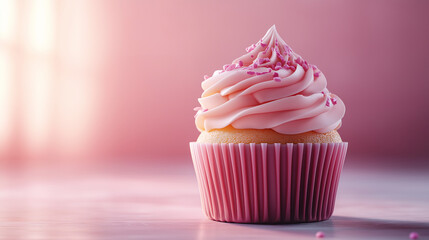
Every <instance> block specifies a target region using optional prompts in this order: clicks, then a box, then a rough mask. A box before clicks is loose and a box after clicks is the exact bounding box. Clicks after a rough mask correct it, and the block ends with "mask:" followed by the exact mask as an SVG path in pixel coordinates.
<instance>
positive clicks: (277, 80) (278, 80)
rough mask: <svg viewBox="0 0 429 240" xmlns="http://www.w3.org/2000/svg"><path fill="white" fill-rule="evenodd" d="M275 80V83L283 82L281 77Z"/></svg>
mask: <svg viewBox="0 0 429 240" xmlns="http://www.w3.org/2000/svg"><path fill="white" fill-rule="evenodd" d="M273 79H274V81H276V82H281V81H282V79H281V78H279V77H275V78H273Z"/></svg>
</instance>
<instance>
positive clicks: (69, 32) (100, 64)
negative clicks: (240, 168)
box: [0, 0, 429, 163]
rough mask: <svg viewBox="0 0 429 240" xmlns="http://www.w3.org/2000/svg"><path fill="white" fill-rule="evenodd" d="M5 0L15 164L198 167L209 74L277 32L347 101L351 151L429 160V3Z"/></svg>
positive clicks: (4, 58)
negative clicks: (199, 109)
mask: <svg viewBox="0 0 429 240" xmlns="http://www.w3.org/2000/svg"><path fill="white" fill-rule="evenodd" d="M1 4H2V6H0V162H2V163H4V162H6V163H22V162H28V161H41V162H50V161H66V160H70V161H86V160H87V159H94V160H99V161H103V160H107V159H110V160H112V159H120V158H122V159H133V160H134V161H146V159H153V158H167V159H170V160H172V161H176V160H175V159H180V160H177V161H190V158H189V159H188V158H187V157H188V156H189V155H190V154H189V146H188V142H190V141H194V140H195V139H196V138H197V136H198V131H197V130H196V128H195V125H194V122H193V121H194V118H193V115H194V112H193V110H192V109H193V108H194V107H195V106H197V100H196V99H197V97H199V95H200V94H201V88H200V83H201V81H202V80H203V77H202V76H203V75H204V74H207V73H212V72H213V71H214V70H216V69H219V68H220V67H221V66H222V65H223V64H225V63H229V62H231V61H232V60H233V59H234V58H236V57H238V56H240V55H242V54H243V53H244V49H245V48H246V47H247V46H248V45H250V44H252V43H254V42H256V41H258V40H259V39H260V38H261V37H262V36H263V35H264V33H265V31H266V30H267V29H268V28H269V27H270V26H271V25H273V24H276V26H277V30H278V31H279V32H280V34H281V35H282V36H283V38H284V39H285V40H286V42H287V43H289V45H291V47H292V48H293V49H294V50H295V51H296V52H298V53H299V54H301V55H302V56H303V57H304V58H306V59H307V60H308V61H309V62H311V63H314V64H316V65H317V66H318V67H319V68H320V69H321V70H322V71H323V72H324V73H325V75H326V76H327V78H328V88H329V90H330V91H331V92H333V93H336V94H338V95H339V96H340V97H341V98H342V99H343V101H344V102H345V104H346V107H347V111H346V116H345V118H344V119H343V120H344V121H343V127H342V128H341V129H340V134H341V136H342V137H343V140H345V141H348V142H349V143H350V148H349V154H351V155H360V156H368V155H372V156H385V157H386V159H387V160H388V161H390V159H389V158H390V157H392V158H396V157H397V156H412V157H416V159H422V160H425V158H427V157H428V153H427V149H428V147H429V141H428V140H427V137H428V136H429V128H428V126H427V122H428V120H429V94H428V93H429V77H428V74H427V73H426V71H427V68H428V65H429V44H428V43H429V30H428V27H427V25H428V23H429V14H428V9H429V2H427V1H407V0H403V1H397V0H395V1H393V0H386V1H369V0H368V1H339V0H338V1H293V2H292V1H211V2H208V1H131V0H130V1H113V0H112V1H84V0H79V1H72V0H67V1H52V0H40V1H2V3H1ZM166 147H167V148H166ZM149 157H150V158H149Z"/></svg>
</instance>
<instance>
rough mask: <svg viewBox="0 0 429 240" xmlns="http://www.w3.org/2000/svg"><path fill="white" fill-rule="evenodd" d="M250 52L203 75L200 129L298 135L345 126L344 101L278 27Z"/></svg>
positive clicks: (199, 118)
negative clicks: (268, 130)
mask: <svg viewBox="0 0 429 240" xmlns="http://www.w3.org/2000/svg"><path fill="white" fill-rule="evenodd" d="M246 52H247V53H246V54H245V55H243V56H241V57H239V58H237V59H236V60H234V61H233V62H232V63H231V64H226V65H224V66H223V68H222V70H218V71H215V72H214V74H213V76H211V77H209V76H208V75H205V76H204V81H203V83H202V88H203V90H204V92H203V94H202V97H201V98H199V99H198V101H199V102H200V104H201V106H202V107H201V109H199V110H197V111H198V112H197V117H196V119H195V123H196V125H197V128H198V129H199V130H200V131H210V130H212V129H220V128H224V127H226V126H229V125H231V126H233V127H234V128H237V129H249V128H250V129H273V130H274V131H276V132H279V133H283V134H298V133H303V132H308V131H315V132H320V133H326V132H329V131H331V130H333V129H336V128H338V127H339V126H341V119H342V117H343V116H344V112H345V107H344V103H343V102H342V101H341V99H340V98H339V97H338V96H336V95H335V97H331V95H330V93H329V91H328V89H326V85H327V84H326V78H325V76H324V75H323V74H322V73H321V71H320V70H319V69H318V68H317V66H316V65H313V64H310V63H308V62H307V61H306V60H304V59H303V58H302V57H301V56H300V55H298V54H297V53H295V52H294V51H293V50H292V48H290V47H289V46H288V45H287V44H286V42H285V41H284V40H283V39H282V38H281V37H280V35H279V34H278V33H277V30H276V28H275V26H272V27H271V28H270V29H269V30H268V32H267V33H266V34H265V36H264V37H263V38H262V39H261V40H260V41H258V42H257V43H256V44H252V45H251V46H249V47H247V48H246ZM268 73H271V74H268ZM280 76H281V77H280ZM270 80H271V81H270ZM321 93H322V94H321ZM207 109H210V111H208V110H207ZM267 119H269V120H267Z"/></svg>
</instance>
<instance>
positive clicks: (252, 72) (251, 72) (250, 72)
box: [247, 71, 255, 75]
mask: <svg viewBox="0 0 429 240" xmlns="http://www.w3.org/2000/svg"><path fill="white" fill-rule="evenodd" d="M247 74H249V75H255V72H254V71H248V72H247Z"/></svg>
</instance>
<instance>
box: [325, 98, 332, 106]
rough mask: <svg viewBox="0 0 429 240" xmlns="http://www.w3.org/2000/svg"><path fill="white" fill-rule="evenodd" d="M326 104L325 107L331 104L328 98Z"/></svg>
mask: <svg viewBox="0 0 429 240" xmlns="http://www.w3.org/2000/svg"><path fill="white" fill-rule="evenodd" d="M326 106H327V107H329V106H331V102H330V101H329V99H328V100H326Z"/></svg>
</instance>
